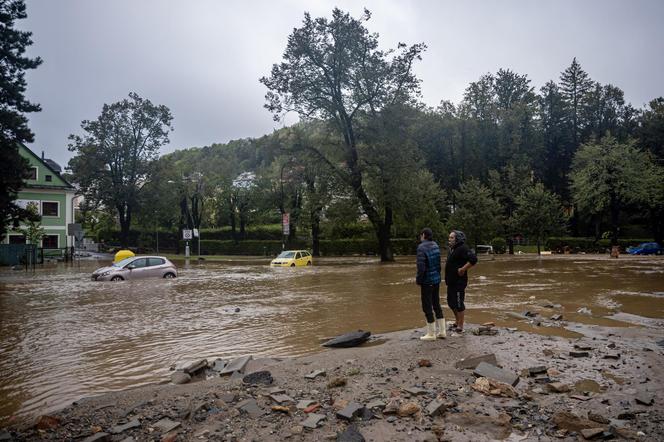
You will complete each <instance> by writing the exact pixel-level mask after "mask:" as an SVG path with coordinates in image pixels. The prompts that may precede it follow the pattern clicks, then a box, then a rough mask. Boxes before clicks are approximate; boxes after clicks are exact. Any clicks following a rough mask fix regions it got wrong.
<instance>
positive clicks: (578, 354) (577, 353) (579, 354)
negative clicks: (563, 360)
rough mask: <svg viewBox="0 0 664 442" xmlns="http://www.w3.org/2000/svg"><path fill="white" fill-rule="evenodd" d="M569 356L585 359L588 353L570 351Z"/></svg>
mask: <svg viewBox="0 0 664 442" xmlns="http://www.w3.org/2000/svg"><path fill="white" fill-rule="evenodd" d="M569 355H570V356H571V357H573V358H587V357H588V356H590V353H588V352H587V351H570V352H569Z"/></svg>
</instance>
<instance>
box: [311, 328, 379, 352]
mask: <svg viewBox="0 0 664 442" xmlns="http://www.w3.org/2000/svg"><path fill="white" fill-rule="evenodd" d="M369 336H371V332H368V331H363V330H358V331H356V332H350V333H346V334H343V335H341V336H337V337H335V338H332V339H330V340H329V341H327V342H324V343H323V344H322V345H323V347H337V348H348V347H356V346H358V345H360V344H363V343H364V342H366V341H367V339H369Z"/></svg>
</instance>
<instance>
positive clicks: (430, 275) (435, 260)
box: [415, 240, 440, 285]
mask: <svg viewBox="0 0 664 442" xmlns="http://www.w3.org/2000/svg"><path fill="white" fill-rule="evenodd" d="M415 282H416V283H417V284H418V285H423V284H424V285H436V284H440V248H439V247H438V244H436V242H435V241H428V240H424V241H422V242H421V243H420V245H419V246H417V277H416V278H415Z"/></svg>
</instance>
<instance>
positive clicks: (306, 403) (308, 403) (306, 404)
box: [295, 399, 316, 410]
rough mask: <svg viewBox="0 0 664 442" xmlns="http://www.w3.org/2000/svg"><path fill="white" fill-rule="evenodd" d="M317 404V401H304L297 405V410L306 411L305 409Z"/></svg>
mask: <svg viewBox="0 0 664 442" xmlns="http://www.w3.org/2000/svg"><path fill="white" fill-rule="evenodd" d="M315 403H316V401H315V400H313V399H302V400H300V401H298V403H297V404H296V405H295V408H297V409H298V410H304V409H305V408H307V407H310V406H311V405H314V404H315Z"/></svg>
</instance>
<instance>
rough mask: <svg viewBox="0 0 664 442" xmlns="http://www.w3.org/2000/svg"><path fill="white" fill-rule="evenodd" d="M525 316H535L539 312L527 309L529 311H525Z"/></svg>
mask: <svg viewBox="0 0 664 442" xmlns="http://www.w3.org/2000/svg"><path fill="white" fill-rule="evenodd" d="M523 316H525V317H526V318H534V317H536V316H537V312H531V311H529V310H527V311H525V312H523Z"/></svg>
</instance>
